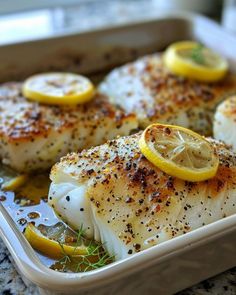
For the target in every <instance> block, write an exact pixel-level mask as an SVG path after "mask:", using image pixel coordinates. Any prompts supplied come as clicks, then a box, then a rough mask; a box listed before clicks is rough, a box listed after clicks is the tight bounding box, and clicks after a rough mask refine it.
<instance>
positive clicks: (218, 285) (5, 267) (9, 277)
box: [0, 240, 236, 295]
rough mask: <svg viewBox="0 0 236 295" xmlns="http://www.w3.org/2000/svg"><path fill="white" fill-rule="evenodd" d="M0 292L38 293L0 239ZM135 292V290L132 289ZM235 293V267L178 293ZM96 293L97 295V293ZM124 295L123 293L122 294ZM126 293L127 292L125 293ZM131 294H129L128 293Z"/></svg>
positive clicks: (199, 294) (209, 294)
mask: <svg viewBox="0 0 236 295" xmlns="http://www.w3.org/2000/svg"><path fill="white" fill-rule="evenodd" d="M0 294H2V295H3V294H4V295H7V294H12V295H38V294H39V293H38V291H37V288H36V287H34V286H30V287H26V286H25V284H24V283H23V281H22V280H21V277H20V276H19V275H18V273H17V272H16V270H15V268H14V266H13V265H12V263H11V256H10V254H9V252H8V250H7V249H6V247H5V245H4V244H3V242H2V240H0ZM134 294H135V291H134ZM205 294H206V295H223V294H224V295H235V294H236V268H233V269H231V270H229V271H227V272H225V273H223V274H220V275H218V276H216V277H214V278H211V279H209V280H206V281H204V282H202V283H200V284H198V285H196V286H194V287H192V288H190V289H187V290H184V291H182V292H180V293H178V295H205ZM96 295H99V293H97V294H96ZM123 295H124V294H123ZM127 295H128V294H127ZM129 295H131V294H129Z"/></svg>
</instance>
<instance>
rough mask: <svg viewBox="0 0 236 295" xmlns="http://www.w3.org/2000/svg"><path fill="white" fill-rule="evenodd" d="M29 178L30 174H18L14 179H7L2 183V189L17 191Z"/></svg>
mask: <svg viewBox="0 0 236 295" xmlns="http://www.w3.org/2000/svg"><path fill="white" fill-rule="evenodd" d="M27 179H28V176H27V175H25V174H22V175H18V176H16V177H14V178H12V179H9V180H7V181H6V182H4V183H3V184H2V187H1V188H2V189H3V190H4V191H15V190H16V189H18V188H19V187H21V186H22V185H23V184H25V183H26V181H27Z"/></svg>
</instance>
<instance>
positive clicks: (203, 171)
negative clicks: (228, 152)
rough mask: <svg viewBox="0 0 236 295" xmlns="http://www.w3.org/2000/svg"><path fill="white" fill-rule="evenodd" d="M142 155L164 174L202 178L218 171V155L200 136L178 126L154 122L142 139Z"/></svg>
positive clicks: (184, 178) (195, 178)
mask: <svg viewBox="0 0 236 295" xmlns="http://www.w3.org/2000/svg"><path fill="white" fill-rule="evenodd" d="M139 147H140V150H141V152H142V154H143V155H144V156H145V157H146V158H147V159H148V160H149V161H150V162H151V163H153V164H154V165H155V166H156V167H158V168H160V169H161V170H162V171H164V172H165V173H167V174H169V175H171V176H174V177H177V178H180V179H183V180H187V181H193V182H195V181H203V180H206V179H209V178H212V177H214V176H215V174H216V173H217V169H218V165H219V158H218V156H217V155H216V154H215V152H214V148H213V147H212V145H211V144H210V143H209V142H208V141H207V140H206V139H205V138H203V137H202V136H201V135H199V134H197V133H195V132H193V131H191V130H189V129H186V128H183V127H179V126H172V125H163V124H153V125H150V126H149V127H147V128H146V129H145V130H144V132H143V133H142V135H141V138H140V140H139Z"/></svg>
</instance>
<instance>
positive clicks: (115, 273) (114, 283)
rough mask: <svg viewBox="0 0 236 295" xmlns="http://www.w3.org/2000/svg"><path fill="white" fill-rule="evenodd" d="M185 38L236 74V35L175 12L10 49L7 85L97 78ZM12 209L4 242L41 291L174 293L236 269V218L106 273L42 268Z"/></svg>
mask: <svg viewBox="0 0 236 295" xmlns="http://www.w3.org/2000/svg"><path fill="white" fill-rule="evenodd" d="M184 39H196V40H198V41H201V42H203V43H205V44H206V45H207V46H209V47H213V48H214V49H215V50H218V51H219V52H221V53H222V54H223V55H225V56H226V57H227V58H229V59H230V61H231V62H230V65H231V67H232V70H234V71H236V39H235V38H233V37H232V36H230V35H228V34H227V33H226V32H224V31H223V29H222V28H221V27H220V26H219V25H217V24H216V23H214V22H212V21H210V20H208V19H206V18H204V17H202V16H198V15H193V14H181V13H179V14H177V13H176V14H174V15H173V14H172V15H165V16H162V17H160V18H158V19H156V20H151V21H146V22H142V23H137V24H130V25H127V26H119V27H114V28H110V29H105V30H97V31H93V32H88V33H81V34H68V33H67V34H65V35H64V36H57V37H54V38H51V39H45V40H39V41H34V42H27V43H24V44H15V45H8V46H3V47H1V48H0V57H1V63H0V81H7V80H13V79H23V78H24V77H26V76H28V75H29V74H32V73H34V72H37V71H46V70H67V71H77V72H80V73H85V74H90V75H92V76H93V77H95V76H97V75H98V76H99V75H100V73H104V72H105V71H106V70H109V69H110V68H112V67H114V66H116V65H119V64H121V63H124V62H127V61H128V60H132V59H134V58H136V57H137V56H139V55H143V54H145V53H150V52H154V51H157V50H158V51H159V50H162V49H163V48H164V47H165V46H167V45H168V44H170V43H171V42H173V41H177V40H184ZM235 198H236V196H235ZM3 204H4V202H3ZM6 207H7V206H6ZM6 209H9V208H4V206H3V205H2V204H0V220H1V222H0V234H1V237H2V238H3V240H4V242H5V243H6V245H7V247H8V249H9V250H10V252H11V254H12V256H13V259H14V261H15V264H16V267H17V269H18V271H19V272H20V273H21V275H22V277H23V278H24V280H25V281H26V282H33V283H35V284H36V285H37V286H38V287H39V290H40V292H41V294H99V295H100V294H123V295H126V294H151V293H154V292H155V294H159V295H162V294H163V295H168V294H173V293H175V292H177V291H179V290H181V289H183V288H186V287H188V286H191V285H193V284H196V283H197V282H199V281H201V280H203V279H206V278H208V277H210V276H213V275H215V274H217V273H220V272H222V271H224V270H226V269H228V268H230V267H233V266H235V265H236V256H235V245H236V235H235V233H236V215H233V216H230V217H227V218H225V219H222V220H219V221H217V222H215V223H213V224H210V225H207V226H204V227H202V228H200V229H197V230H195V231H193V232H190V233H188V234H186V235H183V236H180V237H177V238H174V239H173V240H170V241H167V242H164V243H163V244H160V245H158V246H155V247H153V248H150V249H148V250H145V251H143V252H141V253H138V254H135V255H134V256H132V257H129V258H128V259H125V260H122V261H118V262H115V263H113V264H110V265H108V266H106V267H103V268H101V269H98V270H95V271H91V272H88V273H77V274H71V273H70V274H69V273H67V274H65V273H59V272H55V271H53V270H50V269H49V268H47V267H46V266H44V265H43V264H42V263H41V261H40V259H39V256H38V255H37V254H36V252H34V250H33V249H32V248H31V246H30V245H29V244H28V242H27V241H26V240H25V238H24V236H23V235H22V234H21V232H20V230H19V229H18V227H17V225H16V224H15V223H14V221H13V220H12V218H11V216H10V214H9V213H8V211H9V210H8V211H7V210H6ZM9 212H10V211H9ZM44 214H46V213H45V212H44Z"/></svg>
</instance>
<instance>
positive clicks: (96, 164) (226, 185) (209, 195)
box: [49, 133, 236, 259]
mask: <svg viewBox="0 0 236 295" xmlns="http://www.w3.org/2000/svg"><path fill="white" fill-rule="evenodd" d="M139 138H140V133H137V134H135V135H132V136H128V137H123V138H119V139H116V140H112V141H110V142H108V143H106V144H104V145H101V146H99V147H95V148H92V149H89V150H87V151H86V150H85V151H83V152H81V153H79V154H78V153H72V154H70V155H67V156H66V157H64V158H62V159H61V161H60V162H59V163H57V164H56V165H54V166H53V168H52V171H51V176H50V177H51V180H52V184H51V187H50V191H49V204H50V205H51V206H52V207H53V208H54V210H55V211H56V212H57V213H58V214H59V216H60V217H61V218H62V219H63V220H65V221H66V222H67V223H68V224H70V225H71V226H72V227H73V228H75V229H79V228H80V226H81V225H82V226H83V228H84V230H85V231H86V235H87V236H88V237H89V238H94V239H95V240H97V241H102V242H103V243H104V245H105V247H106V249H107V250H108V252H109V253H110V254H114V255H115V256H116V259H121V258H125V257H127V256H129V255H130V254H133V253H136V252H139V251H141V250H143V249H146V248H149V247H151V246H153V245H156V244H159V243H161V242H164V241H167V240H169V239H171V238H174V237H176V236H178V235H181V234H184V233H187V232H189V231H191V230H194V229H196V228H199V227H201V226H203V225H205V224H208V223H211V222H214V221H216V220H218V219H221V218H223V217H226V216H228V215H231V214H234V213H236V206H235V205H236V154H234V153H233V152H232V151H230V150H228V148H227V147H226V146H225V145H223V144H220V143H217V142H215V141H212V140H211V141H212V144H213V145H214V146H215V149H216V152H217V153H218V155H219V157H220V166H219V170H218V173H217V175H216V176H215V177H214V178H213V179H211V180H208V181H204V182H199V183H191V182H186V181H183V180H180V179H177V178H173V177H170V176H169V175H167V174H165V173H164V172H162V171H161V170H159V169H158V168H157V167H155V166H153V165H152V164H151V163H150V162H149V161H148V160H146V158H145V157H144V156H143V155H142V154H141V152H140V150H139V147H138V140H139Z"/></svg>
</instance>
